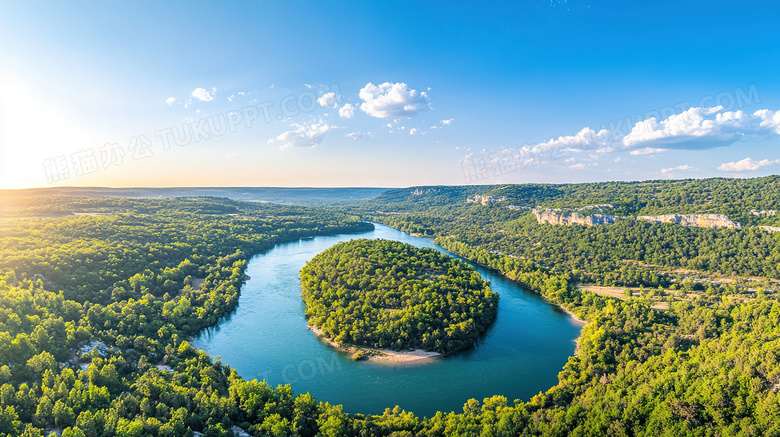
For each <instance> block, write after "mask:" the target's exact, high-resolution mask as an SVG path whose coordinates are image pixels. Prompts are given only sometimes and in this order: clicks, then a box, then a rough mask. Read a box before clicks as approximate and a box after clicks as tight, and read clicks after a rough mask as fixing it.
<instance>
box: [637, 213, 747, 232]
mask: <svg viewBox="0 0 780 437" xmlns="http://www.w3.org/2000/svg"><path fill="white" fill-rule="evenodd" d="M637 220H647V221H651V222H654V223H674V224H678V225H681V226H693V227H698V228H731V229H741V228H742V225H740V224H739V223H737V222H733V221H731V220H729V218H728V216H725V215H722V214H667V215H655V216H649V215H643V216H638V217H637Z"/></svg>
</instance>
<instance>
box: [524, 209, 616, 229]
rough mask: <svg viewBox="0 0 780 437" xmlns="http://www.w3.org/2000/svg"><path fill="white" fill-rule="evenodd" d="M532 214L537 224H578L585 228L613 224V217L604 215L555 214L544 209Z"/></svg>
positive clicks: (535, 210)
mask: <svg viewBox="0 0 780 437" xmlns="http://www.w3.org/2000/svg"><path fill="white" fill-rule="evenodd" d="M533 213H534V215H535V216H536V221H538V222H539V223H544V222H547V223H551V224H554V225H571V224H578V225H585V226H593V225H611V224H613V223H615V217H614V216H611V215H605V214H591V215H583V214H580V213H578V212H556V211H553V210H551V209H546V210H544V211H539V210H538V209H534V210H533Z"/></svg>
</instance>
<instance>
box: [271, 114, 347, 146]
mask: <svg viewBox="0 0 780 437" xmlns="http://www.w3.org/2000/svg"><path fill="white" fill-rule="evenodd" d="M290 127H292V128H295V129H293V130H289V131H287V132H284V133H282V134H280V135H279V136H277V137H276V138H272V139H270V140H268V144H280V146H279V149H287V148H290V147H315V146H317V145H318V144H320V143H321V142H322V139H323V138H324V137H325V134H326V133H327V132H328V131H329V130H331V129H333V126H330V125H328V123H327V122H324V121H322V120H318V121H313V122H311V123H309V124H298V123H293V124H291V125H290Z"/></svg>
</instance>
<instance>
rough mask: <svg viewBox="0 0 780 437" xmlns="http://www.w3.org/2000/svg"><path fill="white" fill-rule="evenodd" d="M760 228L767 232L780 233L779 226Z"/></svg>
mask: <svg viewBox="0 0 780 437" xmlns="http://www.w3.org/2000/svg"><path fill="white" fill-rule="evenodd" d="M759 228H761V229H763V230H765V231H767V232H780V228H778V227H777V226H759Z"/></svg>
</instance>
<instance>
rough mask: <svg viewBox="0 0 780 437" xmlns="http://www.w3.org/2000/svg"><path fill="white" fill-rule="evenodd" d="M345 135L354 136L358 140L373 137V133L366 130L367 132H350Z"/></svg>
mask: <svg viewBox="0 0 780 437" xmlns="http://www.w3.org/2000/svg"><path fill="white" fill-rule="evenodd" d="M344 136H345V137H349V138H352V139H353V140H355V141H357V140H367V139H369V138H371V136H372V135H371V132H366V133H363V132H350V133H348V134H346V135H344Z"/></svg>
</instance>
